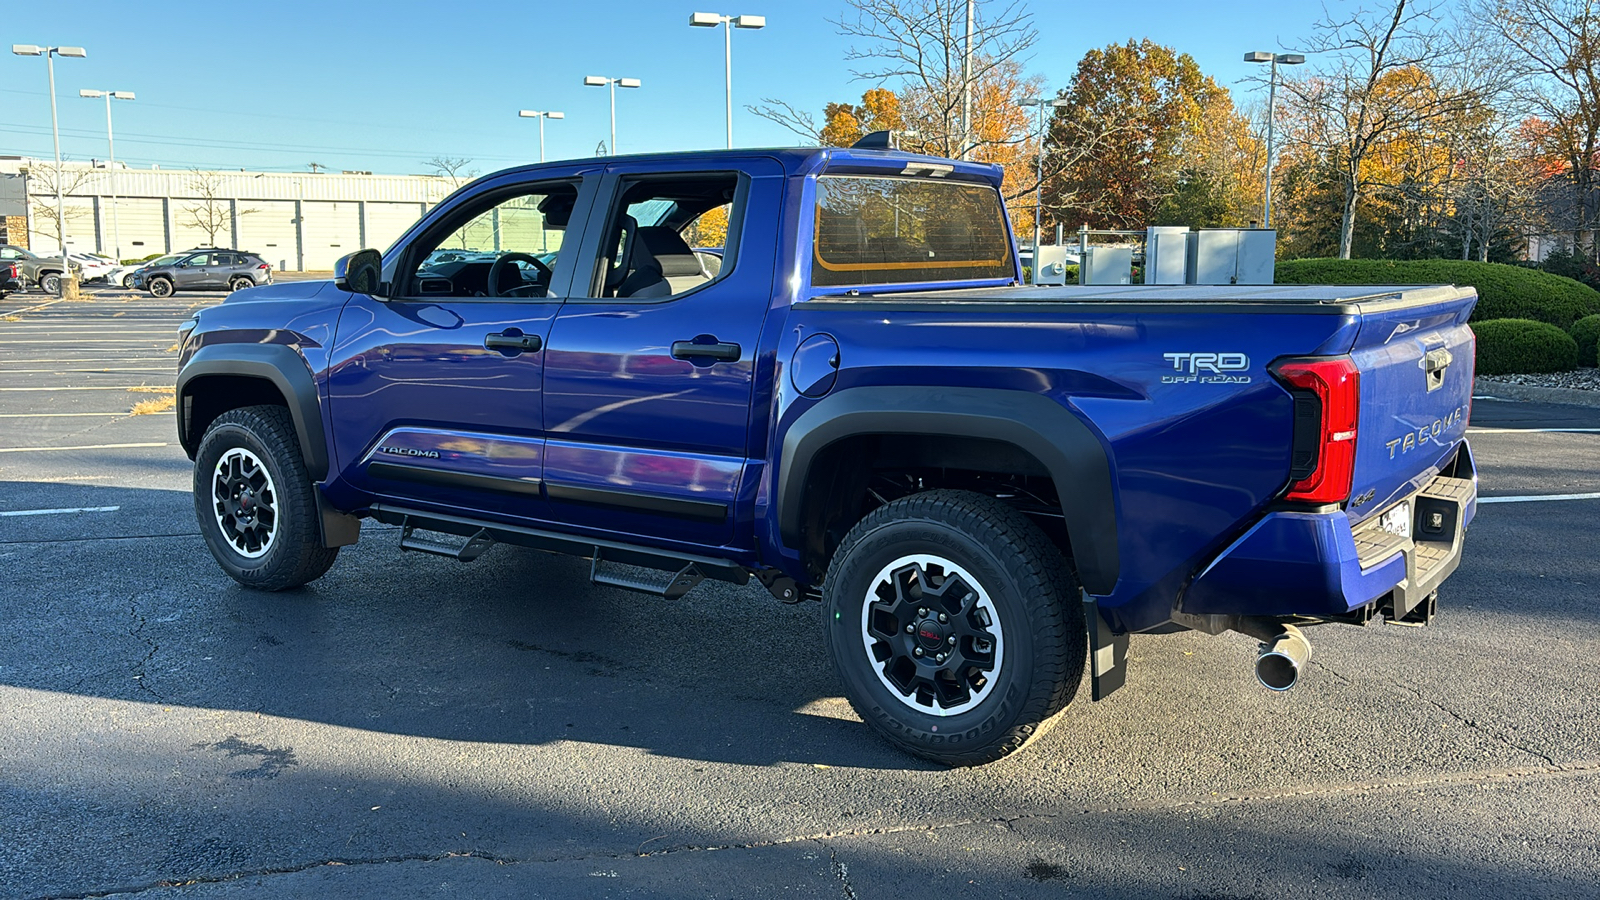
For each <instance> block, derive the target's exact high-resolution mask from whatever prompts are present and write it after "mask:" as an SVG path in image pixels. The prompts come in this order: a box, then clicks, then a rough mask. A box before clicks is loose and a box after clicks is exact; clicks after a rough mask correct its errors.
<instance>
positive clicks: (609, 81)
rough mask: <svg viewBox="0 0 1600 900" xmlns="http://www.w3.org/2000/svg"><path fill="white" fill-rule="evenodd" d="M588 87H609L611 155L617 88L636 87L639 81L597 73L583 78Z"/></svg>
mask: <svg viewBox="0 0 1600 900" xmlns="http://www.w3.org/2000/svg"><path fill="white" fill-rule="evenodd" d="M583 83H584V84H586V85H588V86H589V87H606V86H608V85H609V86H610V87H611V155H612V156H616V155H617V88H618V86H621V87H625V88H636V87H638V86H639V85H640V84H641V82H640V81H639V79H637V78H602V77H601V76H599V75H590V76H588V77H586V78H584V79H583Z"/></svg>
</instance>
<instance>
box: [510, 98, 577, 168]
mask: <svg viewBox="0 0 1600 900" xmlns="http://www.w3.org/2000/svg"><path fill="white" fill-rule="evenodd" d="M517 115H519V116H521V117H522V118H524V119H538V120H539V162H544V120H545V119H565V118H566V117H567V114H566V113H562V112H551V111H549V110H547V109H546V110H541V109H525V110H522V111H521V112H519V113H517Z"/></svg>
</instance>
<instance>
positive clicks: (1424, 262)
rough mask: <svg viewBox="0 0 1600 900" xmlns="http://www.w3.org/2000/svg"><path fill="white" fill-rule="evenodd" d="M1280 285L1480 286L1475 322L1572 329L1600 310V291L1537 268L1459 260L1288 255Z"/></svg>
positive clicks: (1280, 272)
mask: <svg viewBox="0 0 1600 900" xmlns="http://www.w3.org/2000/svg"><path fill="white" fill-rule="evenodd" d="M1277 272H1278V274H1277V278H1276V279H1275V280H1276V281H1277V282H1278V283H1279V284H1459V285H1462V286H1463V287H1472V288H1477V290H1478V306H1477V308H1476V309H1474V310H1473V311H1472V320H1473V321H1474V322H1481V321H1488V320H1490V319H1532V320H1534V321H1536V322H1548V323H1550V324H1551V325H1558V326H1560V327H1561V328H1570V327H1571V326H1572V323H1573V322H1576V321H1577V320H1579V319H1581V318H1583V317H1585V316H1590V315H1594V314H1597V313H1600V291H1596V290H1595V289H1594V288H1592V287H1589V286H1588V285H1585V284H1579V283H1578V282H1576V281H1573V280H1572V279H1571V278H1563V277H1561V276H1559V275H1551V274H1550V273H1548V272H1541V271H1539V270H1538V269H1527V268H1523V267H1521V266H1508V265H1503V264H1501V263H1480V262H1469V261H1466V260H1460V259H1414V260H1411V259H1408V260H1396V259H1287V260H1280V261H1279V262H1278V269H1277Z"/></svg>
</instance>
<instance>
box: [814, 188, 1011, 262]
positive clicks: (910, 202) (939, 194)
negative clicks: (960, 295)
mask: <svg viewBox="0 0 1600 900" xmlns="http://www.w3.org/2000/svg"><path fill="white" fill-rule="evenodd" d="M1015 277H1016V269H1015V265H1014V263H1013V260H1012V258H1011V239H1010V230H1009V229H1008V228H1007V226H1006V219H1005V210H1004V208H1003V207H1002V205H1001V203H1000V195H999V193H998V192H997V191H995V189H994V188H993V187H990V186H988V185H982V184H970V183H966V182H960V181H941V180H938V179H933V178H872V177H861V176H854V175H824V176H822V177H820V178H818V179H817V209H816V228H815V233H814V236H813V244H812V266H811V283H812V284H813V285H815V286H817V287H845V286H852V285H871V284H917V283H923V282H942V281H973V280H981V279H998V278H1015Z"/></svg>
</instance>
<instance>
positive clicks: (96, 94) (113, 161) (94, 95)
mask: <svg viewBox="0 0 1600 900" xmlns="http://www.w3.org/2000/svg"><path fill="white" fill-rule="evenodd" d="M78 96H79V97H88V98H90V99H91V100H93V99H99V98H100V97H104V98H106V153H107V155H108V158H107V160H106V171H107V172H108V173H109V174H110V177H111V242H112V244H113V245H115V249H116V253H117V262H118V263H120V262H122V225H121V223H119V222H118V221H117V142H116V139H115V138H113V137H112V135H111V101H112V100H132V99H134V96H133V91H79V92H78Z"/></svg>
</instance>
